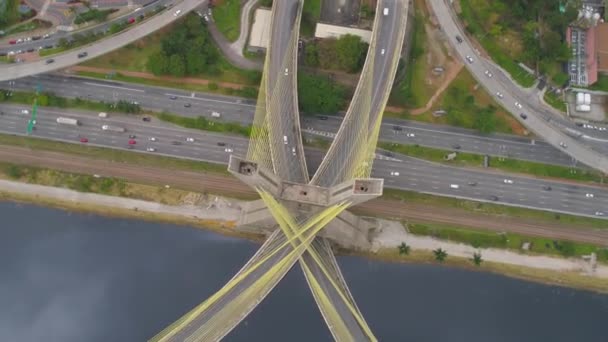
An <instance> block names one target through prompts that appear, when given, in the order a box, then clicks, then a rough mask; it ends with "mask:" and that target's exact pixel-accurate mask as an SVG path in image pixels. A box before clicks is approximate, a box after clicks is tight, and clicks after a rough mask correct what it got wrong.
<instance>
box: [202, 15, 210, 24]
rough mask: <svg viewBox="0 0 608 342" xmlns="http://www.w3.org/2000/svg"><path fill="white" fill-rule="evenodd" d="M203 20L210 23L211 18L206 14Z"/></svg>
mask: <svg viewBox="0 0 608 342" xmlns="http://www.w3.org/2000/svg"><path fill="white" fill-rule="evenodd" d="M203 19H205V21H207V22H208V21H209V16H207V15H206V14H203Z"/></svg>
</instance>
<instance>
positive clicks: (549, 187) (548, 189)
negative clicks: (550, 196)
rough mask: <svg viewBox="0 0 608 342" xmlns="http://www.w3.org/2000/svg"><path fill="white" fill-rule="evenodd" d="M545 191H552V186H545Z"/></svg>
mask: <svg viewBox="0 0 608 342" xmlns="http://www.w3.org/2000/svg"><path fill="white" fill-rule="evenodd" d="M543 190H545V191H551V186H550V185H544V186H543Z"/></svg>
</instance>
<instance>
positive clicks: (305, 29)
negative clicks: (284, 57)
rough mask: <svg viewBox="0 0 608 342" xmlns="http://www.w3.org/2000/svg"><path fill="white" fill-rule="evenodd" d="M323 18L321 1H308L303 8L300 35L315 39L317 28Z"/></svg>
mask: <svg viewBox="0 0 608 342" xmlns="http://www.w3.org/2000/svg"><path fill="white" fill-rule="evenodd" d="M320 16H321V0H306V1H304V7H303V8H302V21H301V23H300V34H301V35H302V36H304V37H314V35H315V26H316V24H317V22H318V21H319V18H320Z"/></svg>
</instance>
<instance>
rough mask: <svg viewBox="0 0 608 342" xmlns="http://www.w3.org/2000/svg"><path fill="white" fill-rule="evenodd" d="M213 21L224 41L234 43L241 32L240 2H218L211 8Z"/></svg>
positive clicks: (223, 0)
mask: <svg viewBox="0 0 608 342" xmlns="http://www.w3.org/2000/svg"><path fill="white" fill-rule="evenodd" d="M213 20H214V21H215V24H216V26H217V29H218V30H219V31H220V32H221V33H222V34H223V35H224V37H226V39H228V40H229V41H231V42H234V41H236V40H237V39H238V38H239V34H240V32H241V1H240V0H222V1H221V2H220V1H218V3H217V5H215V6H214V7H213Z"/></svg>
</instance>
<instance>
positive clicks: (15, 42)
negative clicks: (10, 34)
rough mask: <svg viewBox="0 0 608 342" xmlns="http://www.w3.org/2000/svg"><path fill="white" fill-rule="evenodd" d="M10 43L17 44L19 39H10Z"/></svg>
mask: <svg viewBox="0 0 608 342" xmlns="http://www.w3.org/2000/svg"><path fill="white" fill-rule="evenodd" d="M8 43H9V44H11V45H15V44H17V41H16V40H14V39H13V40H9V41H8Z"/></svg>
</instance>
